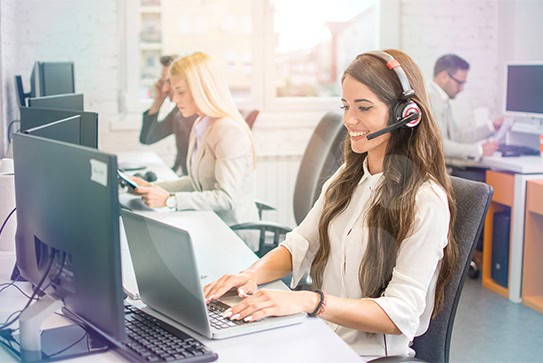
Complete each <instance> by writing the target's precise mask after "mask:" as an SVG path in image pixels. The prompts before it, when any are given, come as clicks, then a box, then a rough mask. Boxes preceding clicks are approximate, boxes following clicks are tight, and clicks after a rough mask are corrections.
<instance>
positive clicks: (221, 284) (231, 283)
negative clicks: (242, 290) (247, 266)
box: [204, 275, 248, 301]
mask: <svg viewBox="0 0 543 363" xmlns="http://www.w3.org/2000/svg"><path fill="white" fill-rule="evenodd" d="M247 280H248V278H247V277H246V276H245V275H224V276H222V277H221V278H220V279H218V280H217V281H215V282H212V283H211V284H209V285H206V286H205V287H204V296H205V298H206V301H210V300H213V299H218V298H219V297H221V296H223V295H224V294H225V293H226V292H227V291H229V290H230V289H232V288H234V287H238V286H243V285H245V284H246V283H247Z"/></svg>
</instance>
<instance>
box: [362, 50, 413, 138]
mask: <svg viewBox="0 0 543 363" xmlns="http://www.w3.org/2000/svg"><path fill="white" fill-rule="evenodd" d="M364 54H369V55H372V56H374V57H377V58H380V59H382V60H384V61H385V63H386V66H387V67H388V69H390V70H393V71H394V73H396V76H398V79H399V80H400V83H401V85H402V89H403V92H402V96H401V98H400V100H399V101H398V103H397V104H396V106H394V120H395V122H394V123H393V124H392V125H390V126H387V127H385V128H384V129H381V130H378V131H375V132H372V133H371V134H368V135H367V136H366V138H367V139H368V140H371V139H374V138H376V137H378V136H381V135H384V134H386V133H387V132H391V131H393V130H396V129H399V128H400V127H402V126H407V127H415V126H417V125H418V124H419V123H420V120H421V119H422V111H421V110H420V107H419V106H418V105H417V104H416V103H415V102H414V101H411V97H413V96H414V95H415V91H414V90H413V89H412V88H411V85H410V84H409V80H408V79H407V75H406V74H405V72H404V70H403V68H402V66H401V65H400V63H399V62H398V61H397V60H396V59H394V57H393V56H391V55H390V54H388V53H386V52H383V51H379V50H375V51H371V52H366V53H364Z"/></svg>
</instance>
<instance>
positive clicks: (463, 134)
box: [428, 54, 503, 161]
mask: <svg viewBox="0 0 543 363" xmlns="http://www.w3.org/2000/svg"><path fill="white" fill-rule="evenodd" d="M468 71H469V63H468V62H466V61H465V60H464V59H462V58H460V57H459V56H457V55H455V54H446V55H444V56H442V57H440V58H439V59H438V60H437V61H436V64H435V66H434V78H433V81H432V82H431V83H430V85H429V86H428V95H429V97H430V105H431V108H432V113H433V115H434V118H435V120H436V122H437V124H438V126H439V128H440V130H441V134H442V137H443V149H444V152H445V157H446V158H452V159H464V160H473V161H478V160H480V159H481V157H483V156H490V155H492V154H493V153H494V152H495V151H496V150H497V149H498V143H497V141H487V140H486V138H488V137H490V136H492V135H493V134H494V132H495V131H496V130H497V129H499V128H500V126H501V124H502V123H503V117H502V118H499V119H496V120H494V121H492V122H491V121H490V120H487V122H486V123H485V124H483V125H475V124H469V123H466V122H462V123H460V122H458V121H457V120H455V119H454V117H453V113H452V109H451V105H450V101H451V100H453V99H454V98H455V97H456V95H457V94H459V93H460V92H462V91H463V90H464V85H465V84H466V82H467V77H468ZM468 125H469V127H467V126H468Z"/></svg>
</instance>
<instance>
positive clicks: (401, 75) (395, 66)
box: [364, 50, 415, 100]
mask: <svg viewBox="0 0 543 363" xmlns="http://www.w3.org/2000/svg"><path fill="white" fill-rule="evenodd" d="M364 54H369V55H373V56H374V57H378V58H380V59H382V60H384V61H385V63H386V66H387V67H388V69H391V70H393V71H394V72H395V73H396V75H397V76H398V79H399V80H400V83H401V85H402V89H403V92H402V98H403V99H404V100H405V99H408V98H410V97H413V96H414V95H415V91H414V90H413V89H412V88H411V85H410V84H409V80H408V79H407V75H406V74H405V72H404V70H403V68H402V66H401V65H400V63H399V62H398V61H397V60H396V59H394V57H393V56H391V55H390V54H388V53H387V52H383V51H380V50H373V51H370V52H366V53H364Z"/></svg>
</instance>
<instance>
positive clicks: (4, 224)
mask: <svg viewBox="0 0 543 363" xmlns="http://www.w3.org/2000/svg"><path fill="white" fill-rule="evenodd" d="M16 210H17V207H15V208H13V210H12V211H11V212H9V214H8V216H7V217H6V219H4V223H2V227H0V236H1V235H2V231H3V230H4V227H5V226H6V224H7V223H8V221H9V217H11V216H12V215H13V213H15V211H16Z"/></svg>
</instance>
